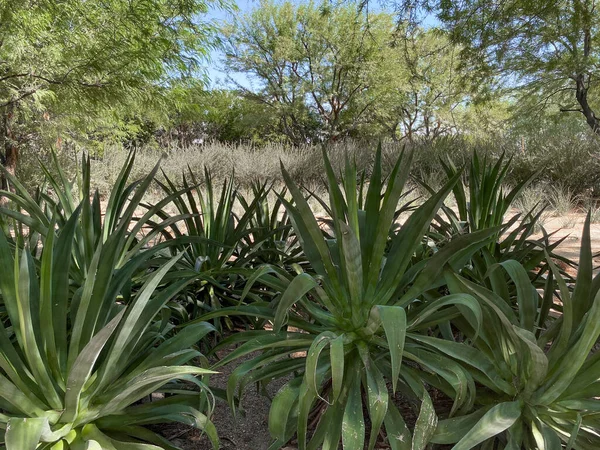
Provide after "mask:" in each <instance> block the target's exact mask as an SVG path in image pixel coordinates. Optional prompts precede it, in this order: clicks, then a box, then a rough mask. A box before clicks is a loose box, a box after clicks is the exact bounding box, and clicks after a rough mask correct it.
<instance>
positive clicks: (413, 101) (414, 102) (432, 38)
mask: <svg viewBox="0 0 600 450" xmlns="http://www.w3.org/2000/svg"><path fill="white" fill-rule="evenodd" d="M458 54H459V48H458V47H456V46H454V45H452V44H451V43H450V42H449V40H448V39H447V37H446V36H445V35H444V34H443V33H441V32H440V31H439V30H435V29H428V30H426V29H423V28H421V27H414V28H411V27H408V26H406V24H404V25H402V26H401V27H399V28H398V30H397V32H396V33H395V40H394V45H393V47H392V51H391V52H390V56H389V58H390V59H389V60H388V61H389V64H388V70H389V71H390V73H389V74H388V80H387V82H386V88H385V89H384V90H383V91H382V95H381V96H380V98H379V100H378V102H377V107H376V108H375V109H374V111H373V121H374V122H376V123H379V124H380V125H381V126H382V128H383V129H384V130H385V132H386V134H388V136H390V137H391V138H392V139H394V140H402V139H407V140H409V141H413V140H415V139H417V138H418V139H426V140H432V139H435V138H437V137H439V136H442V135H445V134H449V133H454V132H457V131H458V130H459V128H460V125H461V124H460V118H461V116H462V115H463V114H464V111H465V109H467V108H468V104H469V102H472V101H473V97H474V95H475V94H476V93H475V92H473V91H472V90H469V89H468V86H465V84H464V83H463V80H464V78H465V73H464V70H461V68H460V67H459V58H458Z"/></svg>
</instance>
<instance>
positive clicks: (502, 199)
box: [441, 151, 537, 231]
mask: <svg viewBox="0 0 600 450" xmlns="http://www.w3.org/2000/svg"><path fill="white" fill-rule="evenodd" d="M441 164H442V167H443V169H444V171H445V172H446V175H447V176H448V179H451V178H453V177H454V176H456V174H457V173H458V172H459V170H458V169H457V168H456V166H455V165H454V164H453V163H452V161H451V160H449V162H448V163H445V162H444V161H443V160H442V161H441ZM510 165H511V159H509V160H508V161H505V155H504V154H502V155H500V157H499V158H498V161H496V163H495V164H490V163H488V160H487V157H484V159H483V161H481V160H480V158H479V155H478V154H477V152H476V151H474V152H473V156H472V158H471V164H470V167H469V173H468V179H467V180H468V187H467V186H465V185H464V184H463V183H457V184H456V185H455V186H454V188H453V190H452V192H453V194H454V198H455V200H456V206H457V208H458V216H457V215H456V213H454V211H453V210H452V209H450V208H448V207H444V208H443V210H444V213H445V214H446V215H447V216H448V219H449V223H450V224H451V225H452V226H454V227H455V228H456V229H457V231H459V230H461V229H462V230H465V228H466V229H468V230H469V231H477V230H482V229H485V228H492V227H499V226H501V225H502V224H503V223H504V220H505V219H504V216H505V215H506V213H507V212H508V210H509V208H510V206H511V204H512V203H513V202H514V200H515V199H516V198H517V197H518V195H519V194H520V193H521V192H522V191H523V189H525V188H526V187H527V186H528V185H529V184H530V183H531V181H532V180H533V179H534V178H535V177H536V175H537V174H533V175H532V176H530V177H529V178H527V179H525V180H523V181H521V182H520V183H518V184H517V185H516V186H515V187H514V188H512V189H511V190H509V191H508V192H505V191H504V186H503V183H504V180H505V178H506V174H507V173H508V171H509V169H510Z"/></svg>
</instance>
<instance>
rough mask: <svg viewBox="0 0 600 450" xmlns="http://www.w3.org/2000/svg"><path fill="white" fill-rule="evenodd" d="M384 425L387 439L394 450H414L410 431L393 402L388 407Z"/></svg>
mask: <svg viewBox="0 0 600 450" xmlns="http://www.w3.org/2000/svg"><path fill="white" fill-rule="evenodd" d="M384 424H385V431H386V435H387V439H388V442H389V444H390V447H391V449H392V450H412V445H411V442H412V437H411V435H410V430H409V429H408V427H407V426H406V423H405V422H404V419H403V418H402V415H401V414H400V411H398V408H397V407H396V405H394V403H393V402H390V403H389V405H388V410H387V413H386V415H385V419H384Z"/></svg>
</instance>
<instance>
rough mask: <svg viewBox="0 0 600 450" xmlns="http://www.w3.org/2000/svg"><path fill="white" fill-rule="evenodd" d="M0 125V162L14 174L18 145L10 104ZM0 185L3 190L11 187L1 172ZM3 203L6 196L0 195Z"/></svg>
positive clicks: (0, 202) (17, 157)
mask: <svg viewBox="0 0 600 450" xmlns="http://www.w3.org/2000/svg"><path fill="white" fill-rule="evenodd" d="M2 125H3V127H2V128H3V129H2V134H3V136H2V137H3V143H4V155H2V158H1V160H0V162H1V163H2V165H3V166H4V168H5V169H6V171H7V172H8V173H9V174H11V175H12V176H15V174H16V170H17V164H18V161H19V146H18V143H17V140H16V138H15V135H14V132H13V125H14V111H13V108H12V107H10V106H9V107H8V109H7V111H6V112H5V114H4V123H3V124H2ZM0 186H1V187H2V189H4V190H7V189H11V190H12V189H13V188H12V187H11V186H9V185H8V180H7V179H6V177H5V176H4V174H1V176H0ZM4 203H6V198H4V197H0V204H4Z"/></svg>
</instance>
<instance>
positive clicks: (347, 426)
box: [342, 376, 365, 450]
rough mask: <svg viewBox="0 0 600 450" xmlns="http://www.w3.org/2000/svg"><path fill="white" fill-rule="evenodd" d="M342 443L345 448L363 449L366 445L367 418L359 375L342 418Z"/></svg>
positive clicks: (350, 449) (354, 381)
mask: <svg viewBox="0 0 600 450" xmlns="http://www.w3.org/2000/svg"><path fill="white" fill-rule="evenodd" d="M342 445H343V448H344V450H363V449H364V445H365V420H364V417H363V405H362V397H361V383H360V377H359V376H355V378H354V380H353V381H352V383H351V384H350V390H349V392H348V401H347V403H346V408H345V409H344V417H343V419H342Z"/></svg>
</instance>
